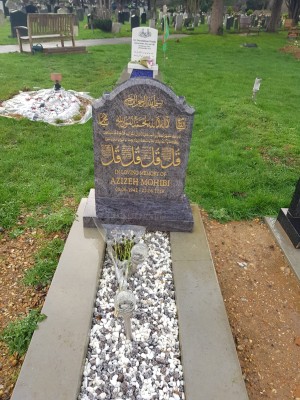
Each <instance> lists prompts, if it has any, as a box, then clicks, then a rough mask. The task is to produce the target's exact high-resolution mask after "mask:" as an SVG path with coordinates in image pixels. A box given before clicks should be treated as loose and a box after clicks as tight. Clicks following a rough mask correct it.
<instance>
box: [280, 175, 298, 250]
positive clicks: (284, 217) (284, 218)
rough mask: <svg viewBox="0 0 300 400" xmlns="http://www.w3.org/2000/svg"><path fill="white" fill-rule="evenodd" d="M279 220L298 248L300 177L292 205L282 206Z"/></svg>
mask: <svg viewBox="0 0 300 400" xmlns="http://www.w3.org/2000/svg"><path fill="white" fill-rule="evenodd" d="M277 221H278V222H279V223H280V225H281V226H282V228H283V229H284V230H285V232H286V234H287V235H288V237H289V239H290V240H291V242H292V243H293V245H294V247H296V249H299V248H300V179H299V180H298V183H297V185H296V189H295V192H294V195H293V198H292V201H291V204H290V207H289V208H288V209H287V208H281V210H280V211H279V214H278V217H277Z"/></svg>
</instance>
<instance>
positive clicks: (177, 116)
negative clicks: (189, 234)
mask: <svg viewBox="0 0 300 400" xmlns="http://www.w3.org/2000/svg"><path fill="white" fill-rule="evenodd" d="M193 116H194V109H193V108H192V107H190V106H188V105H187V104H186V103H185V101H184V99H183V98H181V97H178V96H176V95H175V93H174V92H173V91H172V90H171V89H170V88H169V87H168V86H166V85H164V84H162V83H161V82H159V81H156V80H153V79H147V78H136V79H130V80H128V81H126V82H125V83H123V84H121V85H120V86H118V87H117V88H116V89H115V90H114V91H113V92H111V93H109V94H105V95H103V97H102V98H101V99H99V100H97V101H96V102H95V103H94V105H93V129H94V162H95V165H94V166H95V204H96V216H97V218H98V219H99V220H100V221H101V222H103V223H106V224H134V225H143V226H146V227H147V228H149V229H160V230H173V231H190V230H192V228H193V218H192V214H191V210H190V205H189V202H188V199H187V198H186V196H185V194H184V184H185V173H186V167H187V162H188V155H189V149H190V140H191V134H192V126H193Z"/></svg>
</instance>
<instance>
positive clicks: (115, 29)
mask: <svg viewBox="0 0 300 400" xmlns="http://www.w3.org/2000/svg"><path fill="white" fill-rule="evenodd" d="M120 31H121V24H120V22H113V23H112V28H111V32H112V33H120Z"/></svg>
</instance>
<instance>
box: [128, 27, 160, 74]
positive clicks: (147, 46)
mask: <svg viewBox="0 0 300 400" xmlns="http://www.w3.org/2000/svg"><path fill="white" fill-rule="evenodd" d="M157 37H158V31H157V29H153V28H147V27H140V28H135V29H133V30H132V40H131V61H130V63H128V72H129V73H131V72H132V70H133V69H151V70H152V71H154V75H155V74H156V73H157V71H158V65H157V64H156V53H157ZM141 60H144V62H143V63H141ZM147 60H148V61H149V62H148V63H147V65H145V62H147Z"/></svg>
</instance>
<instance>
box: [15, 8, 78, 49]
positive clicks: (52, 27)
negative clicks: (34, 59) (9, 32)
mask: <svg viewBox="0 0 300 400" xmlns="http://www.w3.org/2000/svg"><path fill="white" fill-rule="evenodd" d="M24 30H27V35H23V34H22V32H23V33H24ZM16 33H17V38H18V42H19V47H20V52H21V53H22V52H23V43H24V42H29V44H30V50H31V51H32V46H33V45H34V44H37V43H40V42H51V41H55V40H56V39H59V40H60V42H61V46H62V47H64V41H65V40H66V39H71V41H72V46H73V47H75V40H74V15H72V14H27V27H25V26H17V27H16Z"/></svg>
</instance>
